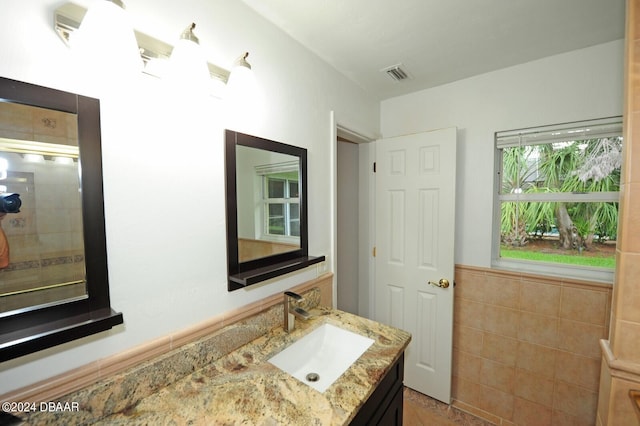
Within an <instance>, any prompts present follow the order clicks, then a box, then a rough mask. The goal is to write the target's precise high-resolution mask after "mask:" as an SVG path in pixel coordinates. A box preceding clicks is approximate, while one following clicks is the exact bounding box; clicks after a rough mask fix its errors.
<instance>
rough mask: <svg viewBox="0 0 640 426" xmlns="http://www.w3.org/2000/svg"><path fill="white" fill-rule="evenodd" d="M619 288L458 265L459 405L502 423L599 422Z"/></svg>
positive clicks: (456, 402)
mask: <svg viewBox="0 0 640 426" xmlns="http://www.w3.org/2000/svg"><path fill="white" fill-rule="evenodd" d="M610 306H611V286H610V285H603V284H598V283H589V282H582V281H571V280H560V279H549V278H542V277H536V276H531V275H526V274H518V273H503V272H500V271H496V270H493V269H484V268H474V267H466V266H457V267H456V287H455V309H454V312H455V313H454V351H453V369H454V371H453V398H454V405H456V406H458V407H459V408H462V409H464V410H467V411H469V412H471V413H474V414H476V415H479V416H481V417H484V418H486V419H488V420H491V421H493V422H495V423H496V424H502V425H509V424H517V425H523V426H526V425H535V426H543V425H574V424H575V425H592V424H595V417H596V406H597V401H598V385H599V375H600V357H601V355H600V346H599V340H600V339H602V338H606V337H607V336H608V332H609V316H610Z"/></svg>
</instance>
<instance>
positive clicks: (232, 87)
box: [226, 52, 256, 103]
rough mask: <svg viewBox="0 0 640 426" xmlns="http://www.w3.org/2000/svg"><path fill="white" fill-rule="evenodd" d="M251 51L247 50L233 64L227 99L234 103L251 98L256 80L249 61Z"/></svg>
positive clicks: (228, 82)
mask: <svg viewBox="0 0 640 426" xmlns="http://www.w3.org/2000/svg"><path fill="white" fill-rule="evenodd" d="M248 56H249V52H245V53H244V54H242V56H240V57H239V58H238V59H236V61H235V62H234V64H233V68H232V69H231V74H229V80H228V81H227V95H226V97H227V99H228V100H229V101H231V102H234V103H238V102H239V103H243V102H245V101H247V100H249V99H251V96H252V94H253V93H254V90H255V86H256V82H255V76H254V75H253V72H252V71H251V65H250V64H249V62H247V57H248Z"/></svg>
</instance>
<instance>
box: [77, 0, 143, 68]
mask: <svg viewBox="0 0 640 426" xmlns="http://www.w3.org/2000/svg"><path fill="white" fill-rule="evenodd" d="M119 4H122V3H121V2H119ZM70 44H71V47H72V49H73V51H74V54H75V55H76V58H77V60H78V61H79V65H80V67H81V68H82V69H83V70H85V71H88V72H91V73H92V74H95V75H97V76H100V77H101V78H107V79H113V78H118V77H125V78H126V77H129V76H133V75H135V73H139V72H140V71H141V70H142V66H143V62H142V58H141V56H140V50H139V48H138V43H137V42H136V37H135V33H134V31H133V25H132V24H131V20H130V18H129V15H128V14H127V13H126V11H125V10H124V9H123V7H121V6H119V5H117V4H114V3H113V2H111V1H108V0H99V1H97V2H95V3H94V4H93V5H92V6H91V7H89V9H88V10H87V13H86V14H85V16H84V19H83V20H82V23H81V24H80V28H79V29H78V31H76V32H75V33H73V34H72V37H71V40H70Z"/></svg>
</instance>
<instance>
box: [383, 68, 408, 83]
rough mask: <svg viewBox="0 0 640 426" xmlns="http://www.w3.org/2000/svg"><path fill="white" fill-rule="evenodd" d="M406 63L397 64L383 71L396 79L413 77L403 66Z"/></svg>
mask: <svg viewBox="0 0 640 426" xmlns="http://www.w3.org/2000/svg"><path fill="white" fill-rule="evenodd" d="M403 67H404V65H402V64H397V65H392V66H390V67H387V68H384V69H383V70H381V72H385V73H387V75H388V76H389V77H391V78H392V79H393V80H394V81H403V80H409V79H411V75H410V74H409V73H408V72H407V71H406V70H405V69H404V68H403Z"/></svg>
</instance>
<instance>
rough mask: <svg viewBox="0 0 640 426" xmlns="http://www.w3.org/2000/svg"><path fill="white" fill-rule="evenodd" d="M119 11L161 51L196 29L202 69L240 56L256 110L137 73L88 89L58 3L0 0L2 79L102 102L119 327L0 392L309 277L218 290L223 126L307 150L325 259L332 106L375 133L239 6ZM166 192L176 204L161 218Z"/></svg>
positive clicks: (318, 241)
mask: <svg viewBox="0 0 640 426" xmlns="http://www.w3.org/2000/svg"><path fill="white" fill-rule="evenodd" d="M77 3H79V4H82V5H85V6H86V5H89V4H90V3H91V1H90V0H77ZM127 3H128V5H129V8H128V11H129V12H130V13H131V15H132V17H133V21H134V23H135V26H136V27H137V28H138V29H140V30H142V31H144V32H147V33H149V34H151V35H153V36H155V37H157V38H160V39H163V40H165V41H167V42H173V40H174V39H175V38H177V36H178V35H179V34H180V33H181V31H182V30H183V29H184V28H185V27H186V26H187V24H189V23H190V22H192V21H194V20H195V21H196V23H197V27H196V32H197V34H198V36H199V38H200V42H201V45H202V47H203V48H204V50H205V51H206V53H207V57H208V59H209V60H210V61H211V62H214V63H217V64H219V65H222V66H226V67H227V68H229V67H230V64H231V63H232V62H233V60H234V59H235V58H236V57H237V56H239V54H240V53H242V52H243V51H245V50H246V51H249V52H251V55H250V56H249V61H250V62H251V64H252V65H253V70H254V73H255V75H256V79H257V87H258V89H259V90H261V91H262V92H261V95H262V97H263V99H264V101H265V106H266V108H264V110H263V114H264V115H262V116H260V117H253V118H249V117H248V118H246V119H242V120H236V119H234V117H229V116H226V114H225V112H226V109H225V106H224V105H223V104H222V103H221V102H220V101H218V100H214V99H207V100H206V101H204V103H203V104H201V105H196V106H194V105H191V104H189V103H188V102H177V101H176V99H174V98H172V97H171V94H170V93H169V92H168V91H167V90H166V87H165V86H164V85H163V84H162V82H161V81H159V80H156V79H154V78H151V77H147V76H143V75H140V76H136V77H135V79H134V84H133V85H132V86H130V87H127V88H126V90H124V89H123V88H118V84H116V85H115V87H113V86H110V85H109V83H119V82H110V81H103V82H101V83H100V84H96V83H91V82H90V81H88V80H87V77H90V76H87V75H84V74H79V73H77V72H76V70H75V69H74V67H73V66H72V64H71V59H70V54H69V52H68V49H67V48H66V46H64V44H63V43H62V42H61V41H60V39H59V38H58V37H57V35H56V34H55V32H54V30H53V27H52V24H51V23H52V20H53V10H54V8H55V7H56V6H59V5H60V4H62V2H61V1H59V0H30V1H28V2H17V1H13V0H0V10H1V11H2V13H0V52H2V53H1V57H2V60H0V76H3V77H8V78H13V79H17V80H22V81H27V82H30V83H35V84H40V85H44V86H49V87H53V88H57V89H62V90H67V91H71V92H76V93H80V94H85V95H90V96H96V95H100V98H101V105H102V114H101V117H102V135H103V162H104V190H105V202H106V207H105V209H106V212H105V213H106V229H107V244H108V257H109V276H110V283H111V286H110V288H111V302H112V306H113V307H114V308H115V309H117V310H119V311H121V312H123V314H124V319H125V324H124V326H119V327H117V328H115V329H113V330H111V331H109V332H106V333H101V334H99V335H96V336H91V337H88V338H85V339H82V340H80V341H76V342H72V343H68V344H65V345H62V346H59V347H56V348H51V349H48V350H45V351H42V352H40V353H37V354H32V355H29V356H26V357H22V358H19V359H16V360H12V361H9V362H5V363H2V364H0V394H2V393H5V392H8V391H11V390H13V389H16V388H19V387H22V386H25V385H28V384H31V383H33V382H35V381H38V380H41V379H45V378H47V377H50V376H53V375H56V374H60V373H62V372H64V371H67V370H69V369H72V368H74V367H78V366H80V365H83V364H86V363H89V362H92V361H95V360H97V359H100V358H103V357H106V356H108V355H111V354H114V353H117V352H120V351H123V350H125V349H127V348H131V347H133V346H136V345H138V344H140V343H143V342H145V341H148V340H151V339H153V338H156V337H158V336H162V335H165V334H167V333H169V332H172V331H175V330H179V329H182V328H185V327H188V326H190V325H193V324H195V323H197V322H200V321H203V320H205V319H207V318H209V317H211V316H213V315H216V314H219V313H221V312H225V311H227V310H230V309H233V308H235V307H238V306H242V305H244V304H247V303H250V302H252V301H255V300H258V299H261V298H263V297H266V296H268V295H271V294H274V293H277V292H281V291H283V290H285V289H286V288H288V287H290V286H291V285H295V284H297V283H299V282H302V281H305V280H308V279H310V278H312V277H315V276H316V273H317V270H316V269H315V268H312V269H311V270H309V271H305V272H301V273H297V274H292V275H290V276H288V277H287V278H284V279H281V280H274V281H272V282H270V284H269V285H258V286H255V287H254V288H250V289H248V290H239V291H236V292H233V293H228V292H227V290H226V287H227V285H226V228H225V210H224V209H225V199H224V196H225V195H224V160H223V152H224V147H223V129H224V128H225V127H227V126H229V127H230V126H233V127H234V130H239V131H242V132H245V133H250V134H255V135H258V136H261V137H265V138H270V139H275V140H278V141H281V142H285V143H289V144H292V145H298V146H302V147H305V148H307V149H308V160H309V191H310V194H312V195H311V196H310V197H309V204H310V206H309V212H310V213H309V221H310V227H309V231H310V232H309V233H310V235H309V251H310V253H311V254H314V255H320V254H324V255H327V256H328V257H329V258H330V259H332V258H333V253H332V241H331V238H332V237H331V233H330V232H327V230H329V229H331V227H332V223H331V217H332V208H333V205H332V203H333V199H334V194H333V193H332V191H333V189H332V188H333V186H334V185H333V182H330V181H329V180H330V179H331V178H330V177H327V176H332V170H333V169H332V167H333V166H332V164H331V161H332V158H333V157H332V156H333V155H334V150H335V148H334V146H335V140H333V141H332V140H331V132H332V131H331V129H330V111H335V113H336V114H337V115H338V116H339V117H340V120H341V122H342V123H345V124H346V125H349V126H350V127H352V128H357V129H362V130H363V131H364V132H366V133H371V134H374V133H376V132H377V130H378V128H379V123H378V121H379V105H378V103H377V102H374V101H373V100H372V99H370V98H369V97H368V96H367V95H365V94H364V93H363V92H362V91H361V89H360V88H358V87H357V86H356V85H354V84H352V83H351V82H350V81H348V80H347V79H346V78H344V77H343V76H341V75H340V74H338V73H337V72H336V71H335V70H333V69H332V68H330V67H329V66H328V65H326V64H325V63H324V62H322V61H321V60H320V59H318V58H317V57H316V56H314V55H312V54H311V53H309V52H308V51H307V50H305V49H303V48H302V47H301V46H300V45H299V44H298V43H297V42H295V41H294V40H292V39H291V38H289V37H288V36H286V35H285V34H284V33H283V32H281V31H280V30H278V29H277V28H276V27H274V26H272V25H271V24H269V23H267V22H266V21H265V20H263V19H262V18H260V17H258V16H257V15H255V14H254V13H253V12H252V11H251V10H249V9H248V8H247V7H246V6H244V4H242V3H241V2H239V1H225V0H208V1H206V2H204V1H199V0H182V1H180V2H176V1H173V0H172V1H168V0H160V1H159V0H135V1H133V0H131V1H129V2H127ZM105 86H107V87H110V89H109V90H104V87H105ZM232 123H233V124H232ZM174 197H178V198H179V197H182V198H183V199H184V201H185V202H186V205H187V207H181V208H178V209H172V208H171V207H170V206H171V202H170V200H171V199H172V198H174ZM174 199H175V198H174ZM0 279H1V278H0Z"/></svg>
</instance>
